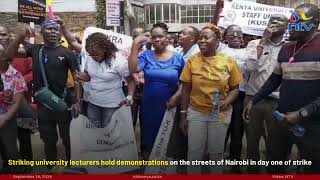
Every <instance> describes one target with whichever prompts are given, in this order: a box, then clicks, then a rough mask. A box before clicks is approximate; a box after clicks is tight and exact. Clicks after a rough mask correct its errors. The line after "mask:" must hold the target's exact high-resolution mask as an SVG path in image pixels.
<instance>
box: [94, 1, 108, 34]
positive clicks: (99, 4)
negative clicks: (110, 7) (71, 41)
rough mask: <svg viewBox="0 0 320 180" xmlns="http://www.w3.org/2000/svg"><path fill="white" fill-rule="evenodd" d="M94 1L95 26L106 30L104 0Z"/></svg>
mask: <svg viewBox="0 0 320 180" xmlns="http://www.w3.org/2000/svg"><path fill="white" fill-rule="evenodd" d="M95 1H96V10H97V12H96V26H97V27H98V28H102V29H106V28H107V26H106V0H95Z"/></svg>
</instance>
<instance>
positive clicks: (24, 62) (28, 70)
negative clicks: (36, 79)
mask: <svg viewBox="0 0 320 180" xmlns="http://www.w3.org/2000/svg"><path fill="white" fill-rule="evenodd" d="M11 65H12V66H13V67H14V68H15V69H16V70H17V71H19V72H20V73H21V74H22V76H23V78H24V80H25V82H26V84H27V87H28V91H27V92H26V93H25V97H26V99H27V101H28V102H29V103H31V98H32V59H31V58H14V59H13V61H12V62H11Z"/></svg>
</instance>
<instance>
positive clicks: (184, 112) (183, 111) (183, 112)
mask: <svg viewBox="0 0 320 180" xmlns="http://www.w3.org/2000/svg"><path fill="white" fill-rule="evenodd" d="M180 114H188V111H187V110H181V111H180Z"/></svg>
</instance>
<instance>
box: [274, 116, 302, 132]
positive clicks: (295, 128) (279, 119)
mask: <svg viewBox="0 0 320 180" xmlns="http://www.w3.org/2000/svg"><path fill="white" fill-rule="evenodd" d="M272 116H273V117H274V118H275V119H276V120H278V122H281V121H282V120H283V118H284V114H282V113H280V112H279V111H275V112H273V113H272ZM290 131H291V132H292V133H293V134H294V135H295V136H296V137H302V136H303V135H304V133H305V129H304V128H303V127H301V126H299V125H297V124H296V125H295V126H293V127H291V128H290Z"/></svg>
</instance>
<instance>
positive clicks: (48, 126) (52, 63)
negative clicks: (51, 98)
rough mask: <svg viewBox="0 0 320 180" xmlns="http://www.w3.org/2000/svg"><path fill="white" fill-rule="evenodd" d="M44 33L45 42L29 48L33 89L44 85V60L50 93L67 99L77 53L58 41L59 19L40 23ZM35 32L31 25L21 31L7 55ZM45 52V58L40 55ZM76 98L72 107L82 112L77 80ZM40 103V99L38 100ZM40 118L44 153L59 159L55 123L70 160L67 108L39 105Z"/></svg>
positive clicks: (13, 51) (35, 90)
mask: <svg viewBox="0 0 320 180" xmlns="http://www.w3.org/2000/svg"><path fill="white" fill-rule="evenodd" d="M41 33H42V36H43V40H44V44H43V45H42V44H36V45H30V47H28V48H26V49H27V50H26V51H27V56H28V57H32V60H33V65H32V69H33V83H34V84H33V92H34V93H35V92H37V91H39V90H40V89H41V88H42V87H44V86H45V83H44V80H43V79H44V78H43V75H42V74H41V69H40V62H41V61H42V63H43V66H44V70H45V74H46V78H47V81H48V85H49V86H48V87H49V90H50V91H51V92H53V93H54V94H55V95H56V96H58V97H60V98H61V99H64V98H65V94H66V93H65V92H66V82H67V77H68V70H69V69H70V70H71V71H72V74H74V73H75V72H76V71H77V70H78V66H77V59H76V56H75V54H74V53H73V52H72V51H70V50H69V49H67V48H65V47H63V46H61V45H60V44H59V39H60V37H61V33H60V25H59V23H57V21H56V20H51V19H50V20H46V21H44V22H43V23H42V25H41ZM31 34H32V32H31V30H30V28H26V29H25V30H24V31H22V32H20V33H19V34H18V35H17V36H16V39H15V40H14V41H13V42H12V43H11V44H10V45H9V47H8V49H7V54H8V55H9V56H10V57H13V56H14V54H15V53H16V51H17V49H18V47H19V44H20V43H21V42H22V41H23V40H24V39H25V37H30V36H31ZM41 49H42V50H41ZM40 51H42V54H43V55H42V57H39V56H40V54H41V53H40ZM76 93H77V100H76V102H75V103H74V104H73V106H72V107H73V110H74V112H75V114H76V115H77V114H78V112H79V111H80V95H79V93H80V91H79V84H78V83H76ZM37 103H38V102H37ZM38 106H39V110H38V119H39V131H40V137H41V139H42V140H43V142H44V149H45V155H46V159H47V160H57V147H56V143H57V141H58V135H57V134H58V133H57V129H56V126H57V125H58V127H59V134H60V137H61V139H62V141H63V144H64V146H65V152H66V158H67V159H70V135H69V127H70V119H71V118H70V117H69V116H70V115H69V113H68V110H67V109H66V110H64V111H61V112H57V111H55V110H50V109H49V108H47V107H45V106H43V105H41V103H39V104H38Z"/></svg>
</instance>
